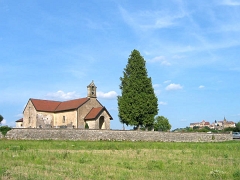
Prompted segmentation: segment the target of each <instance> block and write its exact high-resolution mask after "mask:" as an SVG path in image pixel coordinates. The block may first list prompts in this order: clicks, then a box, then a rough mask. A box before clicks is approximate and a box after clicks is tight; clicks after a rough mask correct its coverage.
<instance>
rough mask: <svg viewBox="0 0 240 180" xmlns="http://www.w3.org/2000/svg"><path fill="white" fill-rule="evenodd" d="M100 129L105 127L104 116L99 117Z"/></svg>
mask: <svg viewBox="0 0 240 180" xmlns="http://www.w3.org/2000/svg"><path fill="white" fill-rule="evenodd" d="M99 129H104V116H101V117H100V118H99Z"/></svg>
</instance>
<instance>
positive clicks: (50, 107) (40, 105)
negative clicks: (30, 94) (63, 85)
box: [30, 99, 61, 112]
mask: <svg viewBox="0 0 240 180" xmlns="http://www.w3.org/2000/svg"><path fill="white" fill-rule="evenodd" d="M30 100H31V101H32V103H33V106H34V107H35V109H36V110H37V111H47V112H54V111H55V109H56V108H57V107H58V106H59V105H60V104H61V102H60V101H50V100H41V99H30Z"/></svg>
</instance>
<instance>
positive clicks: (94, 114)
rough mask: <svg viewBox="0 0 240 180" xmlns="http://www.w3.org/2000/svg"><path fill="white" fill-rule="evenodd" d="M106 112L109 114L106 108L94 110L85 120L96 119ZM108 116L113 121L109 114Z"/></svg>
mask: <svg viewBox="0 0 240 180" xmlns="http://www.w3.org/2000/svg"><path fill="white" fill-rule="evenodd" d="M104 110H105V111H106V112H107V113H108V111H107V109H106V108H105V107H97V108H92V109H91V110H90V112H89V113H88V114H87V115H86V117H85V118H84V119H85V120H91V119H96V118H97V117H98V116H99V115H100V114H101V113H102V112H103V111H104ZM108 115H109V116H110V120H112V117H111V115H110V114H109V113H108Z"/></svg>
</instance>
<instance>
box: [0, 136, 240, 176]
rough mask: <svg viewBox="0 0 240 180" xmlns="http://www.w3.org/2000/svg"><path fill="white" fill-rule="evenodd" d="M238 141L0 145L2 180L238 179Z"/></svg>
mask: <svg viewBox="0 0 240 180" xmlns="http://www.w3.org/2000/svg"><path fill="white" fill-rule="evenodd" d="M239 155H240V142H239V141H230V142H222V143H176V142H175V143H174V142H125V141H124V142H108V141H98V142H83V141H52V140H48V141H23V140H21V141H20V140H19V141H17V140H0V178H1V179H3V180H5V179H19V180H22V179H23V180H25V179H26V180H27V179H29V180H30V179H33V180H35V179H44V180H48V179H57V180H70V179H103V180H105V179H124V180H125V179H138V180H141V179H164V180H165V179H166V180H168V179H169V180H175V179H186V180H190V179H194V180H197V179H202V180H206V179H236V180H237V179H240V157H239Z"/></svg>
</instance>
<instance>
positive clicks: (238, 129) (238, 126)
mask: <svg viewBox="0 0 240 180" xmlns="http://www.w3.org/2000/svg"><path fill="white" fill-rule="evenodd" d="M236 132H240V121H239V122H238V123H236Z"/></svg>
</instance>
